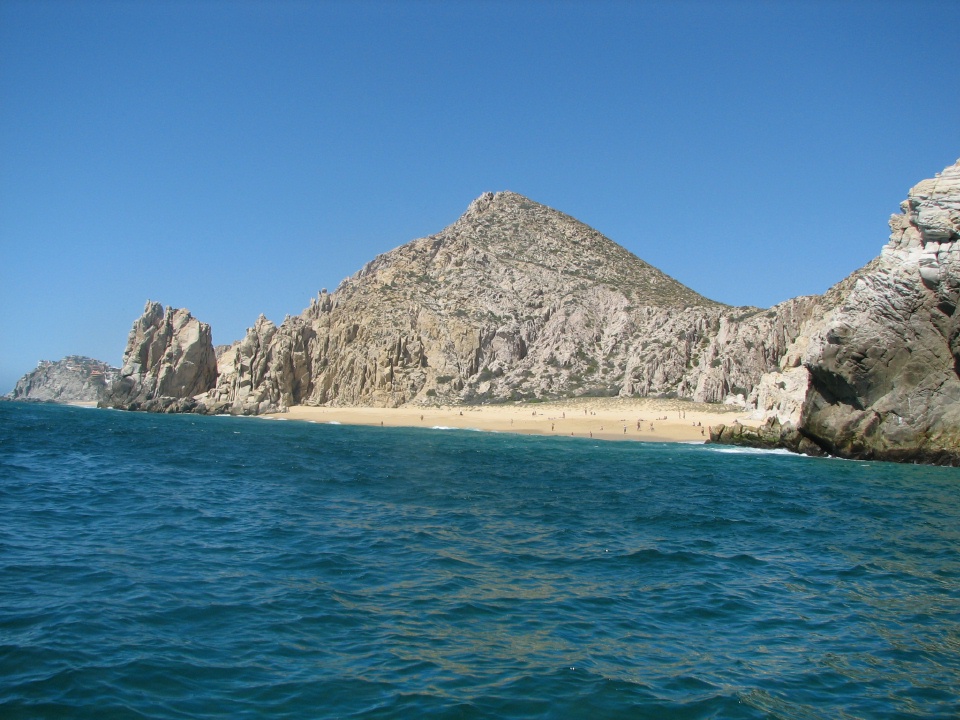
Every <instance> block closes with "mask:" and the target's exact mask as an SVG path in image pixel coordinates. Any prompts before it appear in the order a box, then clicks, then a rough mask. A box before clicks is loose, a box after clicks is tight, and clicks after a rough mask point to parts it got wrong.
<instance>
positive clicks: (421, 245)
mask: <svg viewBox="0 0 960 720" xmlns="http://www.w3.org/2000/svg"><path fill="white" fill-rule="evenodd" d="M815 306H816V301H815V300H814V299H807V298H801V299H797V300H793V301H790V302H788V303H785V304H784V305H783V306H781V307H779V308H776V309H773V310H770V311H763V310H758V309H756V308H736V309H734V308H729V307H726V306H724V305H721V304H719V303H716V302H713V301H711V300H708V299H706V298H704V297H703V296H701V295H698V294H697V293H695V292H694V291H692V290H691V289H689V288H687V287H685V286H684V285H682V284H680V283H678V282H677V281H676V280H674V279H672V278H670V277H668V276H667V275H665V274H664V273H662V272H660V271H659V270H657V269H656V268H654V267H652V266H650V265H648V264H647V263H645V262H643V261H642V260H640V259H639V258H637V257H636V256H634V255H632V254H631V253H629V252H628V251H627V250H625V249H624V248H622V247H620V246H619V245H617V244H616V243H614V242H613V241H611V240H609V239H608V238H606V237H604V236H603V235H601V234H600V233H599V232H597V231H596V230H593V229H592V228H589V227H587V226H586V225H584V224H583V223H580V222H578V221H577V220H575V219H573V218H571V217H569V216H568V215H564V214H563V213H560V212H558V211H556V210H552V209H550V208H548V207H545V206H543V205H540V204H538V203H535V202H533V201H531V200H529V199H527V198H525V197H522V196H520V195H517V194H515V193H510V192H500V193H496V194H493V193H487V194H485V195H482V196H481V197H480V198H478V199H477V200H475V201H474V202H473V203H472V204H471V205H470V207H469V208H468V209H467V211H466V213H464V215H463V216H462V217H461V218H460V219H459V220H457V221H456V222H455V223H454V224H453V225H451V226H449V227H447V228H446V229H444V230H443V231H441V232H440V233H437V234H436V235H431V236H429V237H426V238H421V239H419V240H414V241H412V242H410V243H408V244H406V245H403V246H401V247H399V248H397V249H395V250H392V251H390V252H388V253H385V254H383V255H381V256H379V257H377V258H375V259H374V260H373V261H372V262H370V263H368V264H367V265H366V266H365V267H363V268H362V269H361V270H360V271H359V272H358V273H357V274H356V275H354V276H353V277H350V278H348V279H346V280H345V281H344V282H343V283H342V284H341V285H340V287H338V288H337V290H336V291H335V292H334V293H327V292H326V291H325V290H324V291H321V292H320V294H319V296H318V297H316V298H315V299H314V300H313V301H312V303H311V304H310V307H308V308H307V309H306V310H305V311H304V312H303V313H302V314H301V315H299V316H296V317H287V318H286V319H285V320H284V322H283V323H282V324H281V325H280V326H279V327H278V326H276V325H274V324H273V323H271V322H270V321H268V320H267V319H266V318H263V317H261V318H260V319H259V320H258V321H257V322H256V323H255V325H254V326H253V327H252V328H250V330H249V331H248V333H247V336H246V337H245V338H244V339H243V340H242V341H241V342H239V343H237V344H236V345H234V346H233V347H232V348H230V349H229V350H227V351H225V352H224V353H223V354H221V355H220V361H219V378H218V381H217V385H216V387H215V388H214V389H213V390H211V391H210V392H209V393H207V395H206V396H204V397H203V398H200V399H199V400H200V402H201V404H202V405H203V406H204V407H205V408H206V409H207V410H208V411H210V412H233V413H244V414H255V413H261V412H266V411H270V410H277V409H282V408H283V407H285V406H290V405H294V404H333V405H378V406H397V405H402V404H405V403H421V404H434V403H474V402H502V401H507V400H521V399H533V398H557V397H567V396H577V395H617V394H624V395H668V396H678V397H687V398H692V399H695V400H699V401H706V402H714V401H721V400H724V399H726V398H728V397H730V396H736V395H737V394H739V395H740V396H741V399H745V397H746V395H747V394H748V393H749V391H750V390H751V389H752V388H753V387H754V386H755V385H756V383H757V382H758V381H759V379H760V377H761V375H763V374H764V373H765V372H768V371H770V370H773V369H776V367H777V363H778V361H779V358H780V357H781V355H782V354H783V352H784V350H785V349H786V347H787V346H788V345H789V344H790V343H792V342H793V340H794V338H795V337H796V335H797V333H798V332H799V331H800V327H801V325H802V324H803V323H804V322H805V321H806V320H807V319H808V318H809V316H810V313H811V312H813V310H814V308H815Z"/></svg>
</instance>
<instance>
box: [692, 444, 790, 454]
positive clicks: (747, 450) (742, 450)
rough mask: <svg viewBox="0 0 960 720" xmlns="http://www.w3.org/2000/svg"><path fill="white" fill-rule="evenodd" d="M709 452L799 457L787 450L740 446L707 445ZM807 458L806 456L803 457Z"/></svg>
mask: <svg viewBox="0 0 960 720" xmlns="http://www.w3.org/2000/svg"><path fill="white" fill-rule="evenodd" d="M706 447H707V448H708V449H709V450H712V451H713V452H718V453H727V454H729V455H793V456H795V457H796V456H798V453H795V452H790V451H789V450H787V449H785V448H753V447H742V446H739V445H726V446H723V447H720V446H717V445H712V444H711V445H707V446H706ZM803 457H806V456H803Z"/></svg>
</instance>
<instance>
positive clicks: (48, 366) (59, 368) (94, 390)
mask: <svg viewBox="0 0 960 720" xmlns="http://www.w3.org/2000/svg"><path fill="white" fill-rule="evenodd" d="M119 372H120V371H119V370H118V369H117V368H115V367H111V366H110V365H108V364H107V363H105V362H102V361H100V360H94V359H93V358H88V357H84V356H82V355H68V356H67V357H65V358H63V360H58V361H57V362H50V361H49V360H43V361H41V362H40V364H39V365H38V366H37V368H36V369H35V370H32V371H31V372H28V373H27V374H26V375H24V376H23V377H22V378H20V379H19V380H18V381H17V384H16V386H15V387H14V388H13V390H12V391H11V392H10V393H9V394H8V395H6V396H5V399H8V400H31V401H37V402H55V403H74V402H98V401H100V400H101V399H102V398H103V396H104V392H105V391H106V389H107V384H108V383H110V382H112V381H113V380H114V379H116V377H117V375H118V373H119Z"/></svg>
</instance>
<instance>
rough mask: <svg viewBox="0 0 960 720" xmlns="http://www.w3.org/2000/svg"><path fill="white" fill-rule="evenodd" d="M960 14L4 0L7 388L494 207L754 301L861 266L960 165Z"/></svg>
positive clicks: (888, 5) (282, 309)
mask: <svg viewBox="0 0 960 720" xmlns="http://www.w3.org/2000/svg"><path fill="white" fill-rule="evenodd" d="M958 38H960V2H956V1H955V0H942V1H941V2H923V1H922V0H910V1H909V2H907V1H905V2H839V1H833V0H830V1H827V2H812V1H811V2H789V1H786V2H760V1H753V2H750V1H746V0H744V1H742V2H734V1H732V0H731V1H729V2H724V1H722V0H717V1H715V2H693V1H690V2H614V1H612V0H611V1H609V2H603V1H602V0H592V1H586V0H584V1H583V2H561V1H557V2H522V1H520V0H514V1H511V2H480V1H479V0H478V1H476V2H469V1H460V2H414V1H410V2H282V1H281V2H203V1H200V2H183V3H179V2H82V1H80V2H20V1H16V0H0V310H2V314H3V317H2V322H0V392H6V391H7V390H9V389H11V388H12V387H13V384H14V382H15V381H16V379H17V378H18V377H19V376H20V375H22V374H23V373H25V372H27V371H29V370H31V369H32V368H33V367H34V366H35V365H36V363H37V361H38V360H40V359H51V360H55V359H59V358H61V357H63V356H64V355H68V354H83V355H90V356H92V357H96V358H98V359H101V360H106V361H108V362H111V363H114V364H119V363H120V361H121V357H122V354H123V349H124V345H125V342H126V337H127V333H128V332H129V329H130V326H131V324H132V322H133V320H134V319H135V318H136V317H138V316H139V314H140V313H141V311H142V309H143V305H144V303H145V301H146V300H147V299H148V298H149V299H152V300H157V301H160V302H162V303H163V304H164V305H173V306H175V307H186V308H189V309H190V310H191V311H192V312H193V314H194V315H195V316H196V317H198V318H200V319H201V320H203V321H205V322H208V323H210V324H211V325H212V326H213V333H214V342H216V343H218V344H219V343H228V342H231V341H233V340H236V339H239V338H240V337H242V336H243V334H244V332H245V329H246V328H247V327H249V326H250V325H252V324H253V322H254V321H255V320H256V318H257V316H258V315H259V314H260V313H261V312H262V313H264V314H265V315H266V316H267V317H269V318H270V319H272V320H274V321H275V322H280V321H282V320H283V317H284V315H285V314H288V313H289V314H296V313H299V312H300V311H301V310H302V309H303V308H304V307H306V306H307V305H308V304H309V300H310V297H311V296H312V295H314V294H315V293H316V292H317V291H319V289H320V288H323V287H326V288H328V289H330V290H333V288H335V287H336V285H337V284H338V283H339V282H340V280H342V279H343V278H344V277H347V276H348V275H351V274H353V273H354V272H355V271H356V270H358V269H359V268H360V267H361V266H362V265H363V264H364V263H365V262H366V261H367V260H370V259H371V258H373V257H374V256H375V255H377V254H379V253H381V252H385V251H387V250H390V249H391V248H393V247H396V246H398V245H401V244H403V243H405V242H407V241H409V240H412V239H414V238H417V237H422V236H424V235H428V234H431V233H434V232H437V231H439V230H441V229H442V228H443V227H445V226H446V225H448V224H450V223H451V222H453V221H454V220H456V218H457V217H458V216H459V215H460V214H461V213H462V212H463V211H464V210H465V209H466V207H467V205H468V204H469V203H470V201H471V200H473V199H474V198H475V197H477V196H478V195H480V194H481V193H482V192H484V191H487V190H513V191H515V192H519V193H521V194H524V195H526V196H528V197H530V198H532V199H533V200H536V201H538V202H541V203H544V204H546V205H549V206H551V207H554V208H557V209H558V210H562V211H564V212H566V213H568V214H570V215H573V216H574V217H576V218H578V219H580V220H582V221H584V222H586V223H587V224H589V225H591V226H593V227H595V228H596V229H598V230H599V231H601V232H602V233H604V234H605V235H607V236H608V237H610V238H612V239H613V240H615V241H617V242H618V243H620V244H621V245H623V246H625V247H626V248H628V249H629V250H631V251H633V252H634V253H636V254H637V255H639V256H640V257H641V258H643V259H644V260H646V261H648V262H650V263H652V264H653V265H655V266H657V267H659V268H660V269H662V270H664V271H665V272H667V273H669V274H670V275H672V276H674V277H675V278H677V279H678V280H680V281H681V282H683V283H685V284H687V285H689V286H690V287H692V288H693V289H695V290H697V291H698V292H700V293H702V294H704V295H706V296H708V297H710V298H713V299H715V300H719V301H722V302H726V303H730V304H734V305H747V304H750V305H758V306H764V307H765V306H769V305H772V304H775V303H777V302H780V301H782V300H786V299H787V298H790V297H793V296H795V295H800V294H808V293H819V292H822V291H824V290H825V289H826V288H827V287H829V286H830V285H832V284H833V283H834V282H836V281H838V280H840V279H841V278H843V277H844V276H845V275H847V274H848V273H850V272H851V271H852V270H854V269H856V268H857V267H859V266H861V265H863V264H865V263H866V262H868V261H869V260H870V259H871V258H873V257H874V256H876V255H877V254H878V253H879V251H880V248H881V247H882V245H883V244H884V243H885V242H886V239H887V235H888V229H887V226H886V222H887V219H888V217H889V215H890V214H891V213H894V212H897V211H898V206H899V203H900V201H901V200H902V199H903V198H904V197H905V196H906V192H907V190H908V189H909V188H910V187H911V186H912V185H913V184H915V183H916V182H918V181H919V180H921V179H923V178H926V177H931V176H933V174H934V173H936V172H939V171H940V170H942V169H943V168H944V167H945V166H947V165H949V164H951V163H952V162H954V161H955V160H956V159H957V158H958V157H960V41H958Z"/></svg>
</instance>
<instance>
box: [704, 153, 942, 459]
mask: <svg viewBox="0 0 960 720" xmlns="http://www.w3.org/2000/svg"><path fill="white" fill-rule="evenodd" d="M890 230H891V235H890V241H889V243H888V244H887V245H886V247H884V248H883V251H882V253H881V255H880V256H879V257H878V258H876V259H875V260H873V261H872V262H870V263H869V264H868V265H867V266H865V267H864V268H862V269H861V270H858V271H857V272H855V273H854V274H853V275H851V276H850V277H849V278H847V279H846V280H844V281H843V282H842V283H840V284H839V285H837V286H836V287H835V288H833V289H831V291H830V292H828V293H827V295H825V296H824V297H825V301H824V302H823V303H822V306H823V309H824V310H825V312H824V313H823V315H822V317H819V318H818V319H817V320H816V321H815V322H813V323H812V324H810V325H809V326H808V327H807V328H806V329H805V330H804V332H803V333H802V335H801V337H800V338H799V341H800V342H802V345H803V347H799V346H798V345H797V342H795V343H794V345H795V347H794V348H793V349H792V350H791V352H790V353H789V355H790V356H791V357H792V358H795V359H796V360H798V361H799V362H797V363H796V367H795V368H794V369H792V370H791V371H790V372H791V373H792V375H790V376H789V377H788V372H786V371H785V368H781V371H780V372H774V373H771V374H769V375H767V376H764V377H763V378H761V380H760V382H759V383H758V386H757V392H756V394H755V395H754V398H753V399H754V401H755V402H758V404H759V405H760V409H762V410H765V411H766V412H767V414H768V415H769V416H770V418H771V423H770V424H768V427H769V428H770V429H771V432H770V433H768V437H767V440H769V441H770V444H773V445H781V446H785V447H789V448H791V449H794V450H804V449H805V450H810V448H811V446H816V447H817V448H818V449H819V451H822V452H825V453H829V454H832V455H838V456H841V457H849V458H863V459H877V460H899V461H918V462H927V463H936V464H951V465H960V314H958V313H957V305H958V301H960V161H958V162H957V163H955V164H954V165H952V166H950V167H948V168H946V169H945V170H944V171H943V172H942V173H940V174H939V175H937V176H936V177H935V178H932V179H930V180H924V181H923V182H921V183H919V184H918V185H916V186H914V187H913V188H912V189H911V190H910V192H909V195H908V197H907V199H906V200H905V201H904V202H903V203H902V204H901V213H900V214H898V215H894V216H892V217H891V219H890ZM789 364H790V363H787V365H789ZM778 387H779V388H780V389H781V390H782V392H781V393H780V394H779V396H778V395H777V393H776V391H775V388H778ZM773 419H776V421H777V423H778V425H777V427H776V433H773V432H772V430H773V428H774V426H773V424H772V420H773ZM714 434H715V435H716V437H715V438H713V439H715V440H718V441H721V442H723V441H729V440H730V439H731V435H730V430H729V429H725V428H716V429H715V431H714ZM733 434H734V435H736V434H737V433H736V432H734V433H733ZM740 434H741V435H742V433H740ZM748 434H749V433H748ZM774 434H775V435H777V436H778V437H774ZM754 441H755V438H751V442H754ZM801 444H803V446H804V447H803V448H801Z"/></svg>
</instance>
